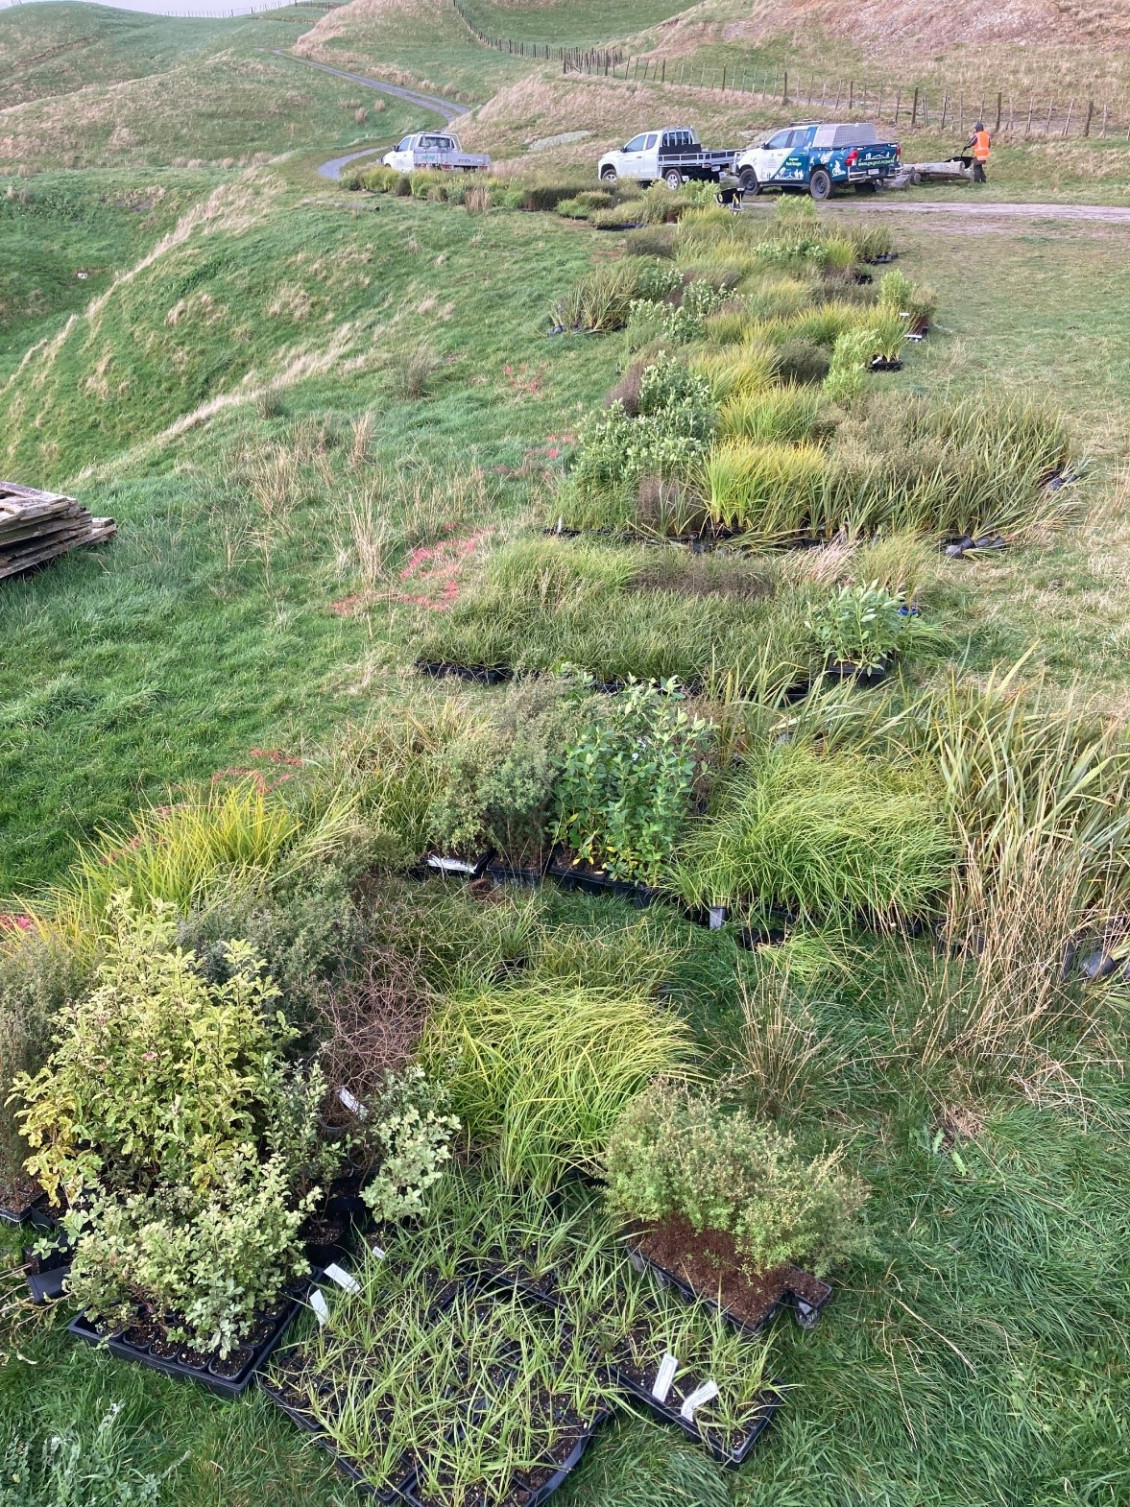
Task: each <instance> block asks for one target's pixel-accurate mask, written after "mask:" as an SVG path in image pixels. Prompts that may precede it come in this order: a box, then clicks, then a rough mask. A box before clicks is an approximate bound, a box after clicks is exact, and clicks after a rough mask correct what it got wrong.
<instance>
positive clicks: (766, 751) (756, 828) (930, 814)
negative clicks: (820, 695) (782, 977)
mask: <svg viewBox="0 0 1130 1507" xmlns="http://www.w3.org/2000/svg"><path fill="white" fill-rule="evenodd" d="M955 858H956V848H955V844H954V840H953V837H952V835H951V833H950V830H949V827H948V825H947V820H946V813H945V808H944V806H943V803H942V800H941V797H940V794H939V793H938V792H937V791H935V790H932V789H931V788H930V786H929V784H928V782H927V781H926V780H924V778H923V777H922V775H921V774H918V773H916V772H914V771H908V770H901V769H896V768H893V767H890V766H887V765H883V764H880V763H877V762H873V761H871V760H868V759H867V758H865V757H863V756H862V755H860V754H858V753H852V752H849V751H846V750H845V751H841V752H837V753H833V754H828V755H821V754H820V753H818V752H817V751H816V750H815V748H814V747H812V746H811V744H809V743H807V742H802V743H794V744H791V745H787V746H780V747H770V748H763V749H761V750H760V751H759V752H757V753H756V754H755V755H754V756H753V757H751V758H750V760H749V761H748V763H747V765H746V768H745V769H744V771H743V773H742V775H741V777H740V778H739V779H736V780H734V781H733V782H731V783H730V784H729V785H728V786H727V787H726V788H725V789H724V790H723V792H722V794H721V795H720V796H719V798H718V799H717V801H716V802H715V805H714V809H713V810H712V812H711V814H710V816H709V817H708V819H707V820H706V821H704V822H703V823H702V824H701V825H699V826H698V827H696V828H695V829H694V830H693V831H692V832H691V833H690V835H689V836H688V837H687V839H686V841H685V843H684V844H683V847H682V853H681V861H680V863H679V865H678V867H677V870H676V874H675V879H674V883H675V887H676V888H677V890H678V892H679V893H680V894H681V895H682V896H683V898H684V899H685V900H686V901H687V902H688V903H689V904H691V905H698V906H707V905H731V906H742V907H745V906H749V905H752V904H761V905H780V906H784V907H785V908H786V909H787V910H789V911H792V912H794V913H795V914H796V915H798V916H800V917H803V918H804V919H806V920H811V921H815V922H828V921H835V922H839V923H851V922H852V921H854V920H855V919H857V918H859V917H866V918H867V919H869V920H870V921H872V922H875V923H878V924H889V923H892V922H894V921H896V920H898V919H899V918H906V917H915V916H920V915H922V914H925V913H928V912H929V911H931V910H932V909H935V908H936V907H937V906H938V903H939V900H940V897H941V896H942V894H943V893H944V891H945V889H946V887H947V886H948V884H949V879H950V873H951V870H952V867H953V864H954V861H955Z"/></svg>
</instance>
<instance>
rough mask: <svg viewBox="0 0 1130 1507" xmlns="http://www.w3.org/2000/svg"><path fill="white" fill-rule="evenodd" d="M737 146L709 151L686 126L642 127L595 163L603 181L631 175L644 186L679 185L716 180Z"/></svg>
mask: <svg viewBox="0 0 1130 1507" xmlns="http://www.w3.org/2000/svg"><path fill="white" fill-rule="evenodd" d="M736 156H737V150H736V149H732V150H728V151H727V150H720V151H709V150H708V149H707V148H706V147H704V146H703V144H702V142H701V141H699V139H698V136H697V135H696V134H695V132H694V131H692V130H691V129H690V127H689V126H663V127H659V128H657V129H656V130H654V131H641V132H640V134H639V135H638V136H633V137H632V139H631V141H628V142H625V143H624V145H623V146H622V147H618V148H617V149H616V151H614V152H605V154H604V156H603V157H602V158H601V159H600V161H599V162H598V163H597V168H596V170H597V172H598V173H599V175H600V181H601V182H602V183H615V182H616V181H617V179H619V178H632V179H634V180H635V181H636V182H637V183H639V184H641V185H642V186H643V187H644V188H646V187H647V186H648V184H649V183H658V182H659V181H660V180H662V181H663V182H664V183H666V185H667V187H668V188H671V189H676V188H681V187H682V185H683V184H684V183H686V182H687V181H688V180H697V181H699V182H703V181H705V182H712V183H717V182H718V181H719V180H720V179H721V178H722V176H723V175H724V174H726V173H728V172H730V170H731V169H732V168H733V165H734V158H735V157H736Z"/></svg>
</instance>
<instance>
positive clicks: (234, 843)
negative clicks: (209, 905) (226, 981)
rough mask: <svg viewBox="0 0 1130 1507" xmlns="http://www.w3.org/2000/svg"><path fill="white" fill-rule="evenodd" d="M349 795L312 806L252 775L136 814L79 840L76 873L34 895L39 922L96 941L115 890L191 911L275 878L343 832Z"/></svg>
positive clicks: (325, 849)
mask: <svg viewBox="0 0 1130 1507" xmlns="http://www.w3.org/2000/svg"><path fill="white" fill-rule="evenodd" d="M350 823H351V802H350V800H349V799H348V798H347V797H332V798H330V799H329V801H328V802H327V803H326V804H325V805H324V807H323V809H322V810H321V811H318V810H317V809H316V808H311V809H309V810H307V811H306V812H305V813H303V812H302V811H301V809H300V808H299V807H298V806H297V805H294V804H292V805H288V804H285V803H284V802H283V801H282V800H281V799H280V798H279V797H278V796H277V795H275V794H273V793H269V792H265V791H263V790H261V789H260V788H258V787H257V786H256V785H254V784H252V783H250V782H243V783H240V784H238V785H235V786H229V787H227V788H222V787H220V786H213V787H211V788H210V789H208V790H206V791H205V792H204V793H203V794H201V795H198V796H194V797H190V798H187V799H185V800H182V801H180V802H178V803H177V804H176V805H173V806H167V807H157V808H153V809H150V810H146V811H141V812H138V813H137V814H135V815H134V817H133V818H132V820H131V821H130V824H129V825H128V827H124V828H114V829H110V830H107V831H105V832H103V833H102V834H101V835H100V836H99V837H98V839H97V840H96V841H95V842H93V843H90V844H88V845H87V846H85V847H82V848H80V849H79V852H78V855H77V857H76V858H75V861H74V863H73V864H72V866H71V868H70V870H69V872H68V873H67V874H66V875H65V877H64V878H63V879H61V880H59V881H58V883H56V884H54V885H52V886H51V888H50V889H48V890H46V891H44V892H43V894H42V895H41V896H39V897H37V898H36V899H35V900H34V901H33V902H31V903H30V905H29V909H30V911H31V913H32V914H33V915H34V916H35V917H36V919H37V920H38V922H39V923H40V925H41V926H43V927H45V928H51V929H55V930H59V931H61V932H62V933H64V934H65V935H67V936H70V937H72V938H73V939H74V940H75V941H76V942H77V941H78V940H80V939H81V938H83V937H84V936H89V937H90V939H91V940H93V938H94V935H95V934H96V933H97V932H98V930H99V927H100V923H101V920H102V918H103V916H104V915H105V914H106V911H107V908H108V906H109V904H110V901H111V899H112V898H113V896H114V895H115V894H118V893H121V892H124V891H127V890H128V891H130V892H131V893H132V895H133V897H134V902H135V904H139V905H144V904H146V903H148V902H150V901H154V900H160V901H164V902H166V903H167V904H169V905H172V906H173V907H174V908H175V909H176V911H177V913H178V914H180V915H187V914H189V913H190V912H191V911H192V910H194V909H196V908H198V907H199V906H200V905H201V904H202V903H203V902H204V900H205V899H206V897H208V896H209V895H210V894H212V893H213V892H215V891H217V890H222V889H225V888H233V889H234V888H239V887H240V886H242V885H245V884H250V883H255V882H265V880H266V878H267V876H268V875H270V876H271V877H272V878H273V879H275V880H278V879H279V878H280V877H281V875H282V874H284V873H285V872H286V871H288V870H293V869H297V868H300V867H301V866H302V865H303V864H304V863H306V862H309V861H313V860H314V859H316V858H317V857H318V856H319V854H325V853H329V852H332V851H334V850H335V849H336V847H337V846H338V845H339V844H340V843H341V842H343V841H344V840H345V837H346V834H347V832H348V830H349V828H350Z"/></svg>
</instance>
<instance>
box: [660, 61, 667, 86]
mask: <svg viewBox="0 0 1130 1507" xmlns="http://www.w3.org/2000/svg"><path fill="white" fill-rule="evenodd" d="M659 82H660V83H661V84H665V83H666V82H667V59H666V58H664V59H663V77H662V78H661V79H660V80H659Z"/></svg>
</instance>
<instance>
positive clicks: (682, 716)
mask: <svg viewBox="0 0 1130 1507" xmlns="http://www.w3.org/2000/svg"><path fill="white" fill-rule="evenodd" d="M588 713H589V714H588V717H587V719H586V721H585V722H584V723H583V724H582V726H581V728H580V730H579V733H578V735H577V739H576V742H575V743H574V744H573V745H572V746H571V747H570V748H568V749H567V750H566V752H565V757H564V760H563V763H562V769H561V773H560V776H559V778H558V782H557V789H556V796H555V799H556V810H557V826H556V837H557V839H558V841H560V842H562V843H564V844H565V846H566V847H567V848H568V849H569V850H570V851H571V852H573V853H575V854H576V855H577V857H578V858H580V859H583V860H584V861H585V862H587V863H590V864H593V865H595V866H597V867H599V868H603V869H604V870H605V871H606V872H607V873H608V874H610V875H611V876H612V877H613V878H614V879H639V880H643V881H644V882H645V883H649V884H654V883H656V882H657V881H658V879H659V877H660V874H661V873H662V871H663V868H664V866H665V865H666V863H667V861H668V860H669V858H670V856H671V853H672V850H673V849H674V846H675V842H676V840H677V838H678V835H679V831H680V828H681V827H682V825H683V823H684V822H685V820H686V818H687V815H688V811H689V806H690V799H691V794H692V792H693V789H694V782H695V776H696V773H697V771H698V765H699V760H700V759H701V758H702V756H703V754H704V753H705V751H706V748H707V746H708V744H709V739H710V735H711V729H710V726H709V724H708V723H706V722H705V721H703V719H702V718H700V717H692V716H691V715H690V714H689V713H688V712H687V710H686V708H685V706H684V705H683V704H682V698H681V695H680V693H679V689H678V685H677V683H674V682H670V683H668V684H666V685H663V686H657V685H645V684H642V683H638V682H637V683H635V684H632V685H629V686H628V687H627V688H626V689H625V690H623V691H621V692H620V693H619V695H617V696H613V697H610V698H608V699H606V700H596V699H594V700H592V701H590V702H589V706H588Z"/></svg>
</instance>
